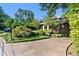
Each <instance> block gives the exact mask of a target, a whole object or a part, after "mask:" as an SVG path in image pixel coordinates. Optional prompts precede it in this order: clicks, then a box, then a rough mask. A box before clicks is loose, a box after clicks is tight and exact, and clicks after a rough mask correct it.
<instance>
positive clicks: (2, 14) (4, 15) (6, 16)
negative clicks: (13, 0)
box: [0, 7, 10, 21]
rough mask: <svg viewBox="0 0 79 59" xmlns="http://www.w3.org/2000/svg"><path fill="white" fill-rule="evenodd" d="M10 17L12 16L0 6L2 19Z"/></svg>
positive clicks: (0, 17) (0, 18)
mask: <svg viewBox="0 0 79 59" xmlns="http://www.w3.org/2000/svg"><path fill="white" fill-rule="evenodd" d="M8 18H10V17H9V16H8V15H7V14H5V12H4V10H3V8H2V7H0V20H4V21H5V20H6V19H8Z"/></svg>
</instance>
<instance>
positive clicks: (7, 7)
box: [0, 3, 62, 20]
mask: <svg viewBox="0 0 79 59" xmlns="http://www.w3.org/2000/svg"><path fill="white" fill-rule="evenodd" d="M0 6H1V7H2V8H3V10H4V12H5V13H6V14H8V15H9V16H10V17H12V18H14V14H15V13H16V11H17V10H18V9H19V8H21V9H25V10H31V11H33V12H34V15H35V19H38V20H42V19H43V18H44V16H45V15H46V12H44V11H41V10H40V6H39V4H38V3H0ZM61 14H62V9H61V8H59V9H57V10H56V16H57V17H60V16H61Z"/></svg>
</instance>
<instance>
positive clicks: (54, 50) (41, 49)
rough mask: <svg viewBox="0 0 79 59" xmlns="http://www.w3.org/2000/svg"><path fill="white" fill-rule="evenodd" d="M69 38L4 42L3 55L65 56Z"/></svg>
mask: <svg viewBox="0 0 79 59" xmlns="http://www.w3.org/2000/svg"><path fill="white" fill-rule="evenodd" d="M69 44H70V41H69V38H67V37H65V38H50V39H44V40H38V41H32V42H21V43H12V44H6V43H5V44H4V56H65V50H66V48H67V46H68V45H69Z"/></svg>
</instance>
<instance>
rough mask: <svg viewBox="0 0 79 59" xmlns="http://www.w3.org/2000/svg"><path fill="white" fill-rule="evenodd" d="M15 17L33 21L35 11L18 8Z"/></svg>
mask: <svg viewBox="0 0 79 59" xmlns="http://www.w3.org/2000/svg"><path fill="white" fill-rule="evenodd" d="M15 18H16V19H18V20H23V21H31V20H32V19H34V13H33V12H32V11H30V10H23V9H20V8H19V9H18V10H17V12H16V13H15Z"/></svg>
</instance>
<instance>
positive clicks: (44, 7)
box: [40, 3, 68, 18]
mask: <svg viewBox="0 0 79 59" xmlns="http://www.w3.org/2000/svg"><path fill="white" fill-rule="evenodd" d="M67 7H68V4H66V3H64V4H63V3H40V10H41V11H46V12H47V16H48V17H49V18H51V17H53V16H54V15H55V14H56V9H58V8H62V10H63V12H65V11H66V9H67Z"/></svg>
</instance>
